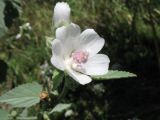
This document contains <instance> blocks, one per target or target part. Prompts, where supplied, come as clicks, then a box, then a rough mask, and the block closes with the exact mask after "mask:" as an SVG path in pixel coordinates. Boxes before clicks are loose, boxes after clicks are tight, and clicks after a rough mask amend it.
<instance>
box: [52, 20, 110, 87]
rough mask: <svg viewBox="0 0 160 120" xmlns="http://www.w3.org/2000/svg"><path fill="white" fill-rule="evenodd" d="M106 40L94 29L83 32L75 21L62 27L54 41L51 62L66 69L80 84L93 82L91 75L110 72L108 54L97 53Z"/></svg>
mask: <svg viewBox="0 0 160 120" xmlns="http://www.w3.org/2000/svg"><path fill="white" fill-rule="evenodd" d="M104 42H105V41H104V39H103V38H101V37H100V36H99V35H98V34H97V33H96V32H95V31H94V30H93V29H86V30H85V31H83V32H82V33H81V30H80V27H79V26H78V25H76V24H73V23H71V24H69V25H68V26H63V27H60V28H58V29H57V30H56V39H55V40H53V42H52V53H53V56H52V58H51V63H52V64H53V65H54V66H55V67H56V68H57V69H60V70H62V71H66V72H67V73H68V74H69V75H70V76H71V77H72V78H73V79H75V80H76V81H77V82H79V83H80V84H83V85H84V84H87V83H89V82H91V77H90V75H103V74H106V73H107V72H108V67H109V62H110V60H109V58H108V56H107V55H104V54H97V53H98V52H99V51H100V50H101V49H102V47H103V46H104Z"/></svg>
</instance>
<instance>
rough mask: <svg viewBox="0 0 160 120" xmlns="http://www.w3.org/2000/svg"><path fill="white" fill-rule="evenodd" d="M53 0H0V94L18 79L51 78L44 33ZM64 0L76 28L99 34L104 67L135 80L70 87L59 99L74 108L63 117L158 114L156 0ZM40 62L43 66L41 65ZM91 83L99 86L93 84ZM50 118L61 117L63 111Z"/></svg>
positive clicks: (93, 119)
mask: <svg viewBox="0 0 160 120" xmlns="http://www.w3.org/2000/svg"><path fill="white" fill-rule="evenodd" d="M2 2H3V3H2ZM56 2H58V0H27V1H26V0H14V1H11V0H4V1H3V0H2V1H1V2H0V6H1V7H0V9H3V7H4V5H5V9H4V10H3V12H1V13H0V16H1V19H0V36H2V35H3V36H2V37H1V38H0V82H1V85H0V93H1V92H4V91H7V90H9V89H11V88H13V87H15V86H17V85H19V84H22V83H26V82H31V81H38V82H41V83H42V82H43V79H51V74H52V73H51V72H50V70H53V69H54V68H53V67H52V65H51V63H50V57H51V50H50V49H49V48H48V47H47V39H46V36H53V37H54V32H53V31H52V15H53V8H54V5H55V3H56ZM66 2H68V3H69V5H70V7H71V8H72V21H73V22H74V23H77V24H79V25H80V26H81V27H82V29H85V28H94V29H95V30H96V31H97V32H98V34H100V36H102V37H104V38H105V40H106V45H105V48H104V49H103V51H102V52H103V53H105V54H107V55H108V56H109V57H110V59H111V64H110V69H119V70H128V71H130V72H133V73H136V74H137V75H138V78H137V79H125V80H120V81H119V80H118V81H117V80H116V81H106V82H103V84H100V82H93V83H92V84H90V85H88V86H84V87H82V88H78V89H77V90H76V91H74V92H70V94H69V95H67V98H66V100H64V101H65V102H72V103H74V107H73V110H74V112H75V113H74V115H73V116H71V117H69V118H66V119H68V120H74V119H84V120H106V119H111V120H114V119H115V120H117V119H118V120H119V119H129V118H130V119H131V120H132V119H134V120H135V119H138V118H139V119H142V120H143V119H145V120H153V119H154V120H158V119H160V116H159V112H158V111H157V110H158V109H159V108H160V102H159V101H160V98H159V97H158V96H159V95H158V93H159V92H160V89H159V85H160V81H159V77H160V76H159V73H160V72H159V71H160V48H159V46H160V1H159V0H66ZM0 11H2V10H0ZM4 13H5V14H4ZM2 18H4V19H2ZM1 20H4V21H1ZM26 22H29V23H30V24H31V27H32V29H31V30H28V29H23V34H22V37H21V38H20V39H16V35H17V34H18V33H19V32H20V28H19V26H22V25H24V23H26ZM4 23H5V26H4ZM1 29H2V30H1ZM7 29H8V31H7ZM4 31H5V35H4ZM46 63H48V67H47V68H43V67H42V66H43V65H44V64H46ZM95 85H99V86H101V87H98V89H97V87H95ZM93 96H94V97H93ZM156 106H157V107H156ZM152 111H155V112H154V113H152ZM148 113H149V114H148ZM54 117H56V119H63V117H64V115H61V114H60V115H59V114H57V115H55V116H54Z"/></svg>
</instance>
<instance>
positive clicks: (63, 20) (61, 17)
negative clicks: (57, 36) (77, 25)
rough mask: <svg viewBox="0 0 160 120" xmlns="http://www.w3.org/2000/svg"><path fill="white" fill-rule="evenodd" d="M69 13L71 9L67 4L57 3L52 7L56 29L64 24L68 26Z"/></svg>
mask: <svg viewBox="0 0 160 120" xmlns="http://www.w3.org/2000/svg"><path fill="white" fill-rule="evenodd" d="M70 13H71V9H70V7H69V5H68V4H67V3H65V2H58V3H57V4H56V5H55V7H54V15H53V20H54V26H55V27H56V28H57V27H60V26H63V25H65V24H69V23H70Z"/></svg>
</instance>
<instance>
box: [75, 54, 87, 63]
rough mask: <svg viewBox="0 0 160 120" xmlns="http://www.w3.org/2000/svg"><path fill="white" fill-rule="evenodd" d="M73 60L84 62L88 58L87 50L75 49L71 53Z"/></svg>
mask: <svg viewBox="0 0 160 120" xmlns="http://www.w3.org/2000/svg"><path fill="white" fill-rule="evenodd" d="M72 58H73V61H74V62H75V63H77V64H81V63H85V62H87V60H88V52H84V51H75V52H73V53H72Z"/></svg>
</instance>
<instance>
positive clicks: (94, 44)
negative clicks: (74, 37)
mask: <svg viewBox="0 0 160 120" xmlns="http://www.w3.org/2000/svg"><path fill="white" fill-rule="evenodd" d="M79 41H80V43H79V48H78V49H79V50H85V51H87V52H89V57H92V56H94V55H95V54H97V53H98V52H99V51H100V50H101V49H102V47H103V46H104V42H105V40H104V39H103V38H101V37H100V36H99V35H98V34H97V33H96V32H95V31H94V30H93V29H86V30H85V31H83V32H82V33H81V35H80V38H79Z"/></svg>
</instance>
